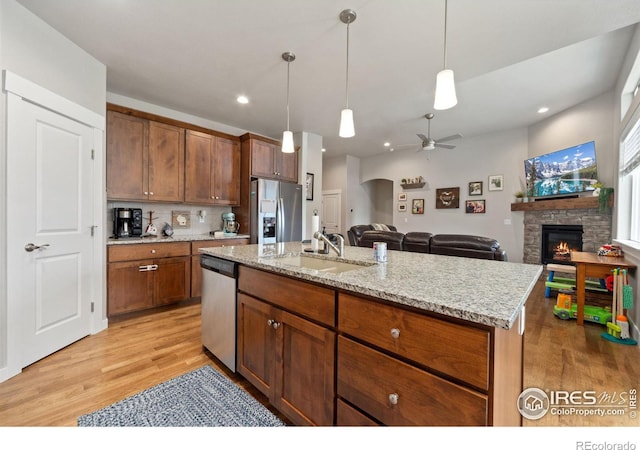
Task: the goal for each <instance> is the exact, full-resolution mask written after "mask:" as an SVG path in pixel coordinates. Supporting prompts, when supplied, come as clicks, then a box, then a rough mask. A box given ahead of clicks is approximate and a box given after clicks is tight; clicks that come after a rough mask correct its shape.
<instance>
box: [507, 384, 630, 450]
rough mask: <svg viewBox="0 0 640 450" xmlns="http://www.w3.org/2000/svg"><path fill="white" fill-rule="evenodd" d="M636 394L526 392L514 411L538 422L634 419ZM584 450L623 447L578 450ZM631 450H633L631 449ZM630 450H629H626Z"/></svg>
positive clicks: (528, 390) (520, 397)
mask: <svg viewBox="0 0 640 450" xmlns="http://www.w3.org/2000/svg"><path fill="white" fill-rule="evenodd" d="M637 409H638V391H637V389H635V388H631V389H628V390H626V391H619V392H618V391H616V392H597V391H581V390H575V391H566V390H542V389H539V388H535V387H532V388H527V389H525V390H524V391H522V393H521V394H520V396H519V397H518V410H519V411H520V414H521V415H522V417H524V418H526V419H530V420H538V419H541V418H542V417H544V416H546V415H547V414H551V415H555V416H568V415H577V416H594V417H605V416H627V415H628V416H629V418H630V419H635V418H636V417H637V413H638V411H637ZM580 448H581V449H585V450H610V449H611V450H614V449H617V448H620V449H623V450H627V449H626V448H624V447H589V448H587V447H580ZM634 448H635V447H634ZM629 450H632V449H629Z"/></svg>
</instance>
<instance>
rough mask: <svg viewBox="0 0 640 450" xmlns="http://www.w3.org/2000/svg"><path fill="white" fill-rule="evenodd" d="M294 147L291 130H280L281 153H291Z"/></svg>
mask: <svg viewBox="0 0 640 450" xmlns="http://www.w3.org/2000/svg"><path fill="white" fill-rule="evenodd" d="M293 152H295V148H294V146H293V133H292V132H291V131H283V132H282V153H293Z"/></svg>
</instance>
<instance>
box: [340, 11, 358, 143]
mask: <svg viewBox="0 0 640 450" xmlns="http://www.w3.org/2000/svg"><path fill="white" fill-rule="evenodd" d="M355 20H356V12H355V11H354V10H352V9H345V10H344V11H342V12H341V13H340V21H341V22H342V23H346V24H347V77H346V83H345V107H344V109H343V110H342V113H341V114H340V131H339V132H338V135H339V136H340V137H343V138H350V137H353V136H355V135H356V131H355V127H354V125H353V111H352V110H351V109H349V25H350V24H351V23H353V22H354V21H355Z"/></svg>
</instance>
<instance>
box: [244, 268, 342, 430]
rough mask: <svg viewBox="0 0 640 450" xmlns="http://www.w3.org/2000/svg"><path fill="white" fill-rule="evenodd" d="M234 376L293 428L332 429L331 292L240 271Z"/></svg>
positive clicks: (333, 304)
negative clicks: (243, 380)
mask: <svg viewBox="0 0 640 450" xmlns="http://www.w3.org/2000/svg"><path fill="white" fill-rule="evenodd" d="M238 290H239V293H238V372H239V373H240V374H241V375H243V376H244V377H245V378H246V379H247V380H249V382H251V383H252V384H253V385H254V386H255V387H256V388H257V389H258V390H260V391H261V392H262V393H264V394H265V395H266V396H267V397H268V398H269V400H270V402H271V403H272V404H273V405H274V406H275V407H276V408H278V410H279V411H281V412H282V413H283V414H284V415H286V416H287V417H288V418H289V419H291V420H292V421H293V422H294V423H295V424H298V425H332V424H333V423H334V418H333V416H334V406H333V405H334V399H335V382H334V374H335V345H336V344H335V342H336V334H335V331H334V330H333V329H332V328H331V325H332V324H335V319H334V318H335V292H334V291H333V290H330V289H327V288H323V287H318V286H314V285H311V284H308V283H303V282H300V281H297V280H292V279H289V278H286V277H283V276H279V275H274V274H269V273H266V272H262V271H258V270H255V269H251V268H247V267H245V266H240V271H239V278H238Z"/></svg>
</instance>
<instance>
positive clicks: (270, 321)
mask: <svg viewBox="0 0 640 450" xmlns="http://www.w3.org/2000/svg"><path fill="white" fill-rule="evenodd" d="M274 322H275V320H273V319H269V320H267V325H268V326H270V327H272V326H273V323H274Z"/></svg>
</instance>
